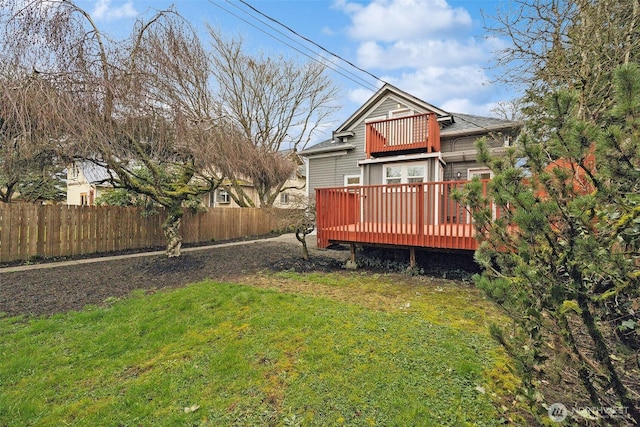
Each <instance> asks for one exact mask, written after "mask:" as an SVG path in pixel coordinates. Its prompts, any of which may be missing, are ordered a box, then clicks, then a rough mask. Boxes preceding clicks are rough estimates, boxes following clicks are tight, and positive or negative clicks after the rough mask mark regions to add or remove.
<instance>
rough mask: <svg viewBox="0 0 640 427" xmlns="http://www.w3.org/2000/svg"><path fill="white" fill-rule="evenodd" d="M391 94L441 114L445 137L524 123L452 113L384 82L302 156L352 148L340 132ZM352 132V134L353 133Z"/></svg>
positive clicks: (408, 102)
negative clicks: (329, 137) (323, 138)
mask: <svg viewBox="0 0 640 427" xmlns="http://www.w3.org/2000/svg"><path fill="white" fill-rule="evenodd" d="M389 96H393V97H396V98H398V99H400V100H402V101H403V102H404V103H406V104H407V105H408V106H410V107H412V108H415V109H416V110H421V111H429V112H433V113H435V114H436V115H437V117H438V122H439V123H440V125H441V129H440V135H441V136H443V137H451V136H459V135H473V134H479V133H487V132H497V131H501V130H512V129H516V128H519V127H521V123H519V122H514V121H511V120H504V119H499V118H496V117H484V116H476V115H473V114H458V113H449V112H447V111H445V110H443V109H441V108H438V107H436V106H434V105H432V104H429V103H428V102H425V101H423V100H421V99H419V98H416V97H415V96H413V95H411V94H409V93H407V92H405V91H403V90H401V89H398V88H397V87H395V86H393V85H391V84H389V83H385V84H384V85H383V86H382V87H381V88H380V89H379V90H378V91H377V92H376V93H375V94H374V95H373V96H372V97H371V98H369V100H368V101H367V102H365V103H364V104H363V105H362V106H361V107H360V108H358V110H357V111H356V112H355V113H353V114H352V115H351V116H350V117H349V118H348V119H347V120H345V121H344V122H343V123H342V124H341V125H340V126H339V127H338V128H337V129H336V130H335V131H334V132H333V136H332V138H331V139H327V140H326V141H322V142H320V143H318V144H315V145H313V146H311V147H309V148H307V149H305V150H302V151H301V152H300V153H299V154H300V155H302V156H312V155H316V154H324V153H334V152H339V151H344V150H352V149H354V148H355V146H354V145H353V144H350V143H348V142H344V141H343V140H342V138H339V136H346V135H348V134H349V133H352V132H349V129H350V128H352V127H353V126H354V125H355V124H357V123H358V122H360V121H361V120H362V119H363V118H364V116H365V115H366V114H367V112H368V111H370V110H371V109H372V108H374V106H375V105H377V104H379V103H381V102H382V101H383V100H384V99H386V98H387V97H389ZM351 136H352V135H351Z"/></svg>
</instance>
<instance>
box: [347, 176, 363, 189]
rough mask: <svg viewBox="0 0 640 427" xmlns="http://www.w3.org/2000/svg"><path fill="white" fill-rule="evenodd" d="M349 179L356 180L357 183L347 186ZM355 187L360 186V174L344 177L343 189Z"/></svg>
mask: <svg viewBox="0 0 640 427" xmlns="http://www.w3.org/2000/svg"><path fill="white" fill-rule="evenodd" d="M350 178H358V183H357V184H349V183H348V182H349V179H350ZM356 185H362V174H358V175H345V176H344V186H345V187H353V186H356Z"/></svg>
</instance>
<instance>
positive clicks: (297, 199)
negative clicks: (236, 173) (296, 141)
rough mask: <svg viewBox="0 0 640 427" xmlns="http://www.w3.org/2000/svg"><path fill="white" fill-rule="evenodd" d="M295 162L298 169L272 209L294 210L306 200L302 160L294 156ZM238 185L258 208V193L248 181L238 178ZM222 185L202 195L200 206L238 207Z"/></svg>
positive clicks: (304, 170) (304, 167)
mask: <svg viewBox="0 0 640 427" xmlns="http://www.w3.org/2000/svg"><path fill="white" fill-rule="evenodd" d="M295 161H296V162H297V164H298V167H297V168H296V170H295V171H294V172H293V173H292V174H291V176H290V177H289V179H287V181H286V182H285V183H284V187H283V188H284V189H285V190H284V191H282V192H281V193H280V194H278V198H277V199H276V200H275V202H274V203H273V207H274V208H284V209H287V208H289V209H295V208H298V207H299V206H300V205H301V204H302V203H303V199H306V195H307V193H306V184H307V180H306V166H305V163H304V159H302V158H301V157H300V156H297V155H296V156H295ZM226 184H227V185H229V184H230V183H229V182H228V181H227V182H226ZM239 184H240V185H241V186H242V187H243V190H244V192H245V193H246V194H247V195H248V196H249V198H250V199H251V200H252V201H253V203H254V204H255V206H256V207H260V202H259V200H258V192H257V191H256V189H255V188H253V185H252V184H251V183H250V182H248V181H244V180H243V179H242V178H240V181H239ZM224 185H225V183H224V182H223V185H222V186H221V187H219V188H217V189H216V190H214V191H212V192H211V193H207V194H204V195H203V196H202V204H203V205H204V206H206V207H208V208H213V207H218V208H225V207H233V208H237V207H238V205H237V204H236V202H235V201H234V200H233V198H232V197H231V196H230V195H229V193H228V192H227V191H226V190H225V189H224Z"/></svg>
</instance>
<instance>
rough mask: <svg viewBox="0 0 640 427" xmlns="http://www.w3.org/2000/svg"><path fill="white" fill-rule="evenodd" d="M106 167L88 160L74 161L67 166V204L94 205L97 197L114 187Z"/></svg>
mask: <svg viewBox="0 0 640 427" xmlns="http://www.w3.org/2000/svg"><path fill="white" fill-rule="evenodd" d="M108 180H109V172H108V170H107V168H106V167H104V166H100V165H97V164H95V163H93V162H88V161H76V162H73V163H72V164H71V165H70V166H69V167H68V168H67V204H68V205H81V206H94V205H95V204H96V198H98V197H100V195H101V194H104V193H105V192H107V191H110V190H112V189H113V186H112V185H111V184H110V183H109V181H108Z"/></svg>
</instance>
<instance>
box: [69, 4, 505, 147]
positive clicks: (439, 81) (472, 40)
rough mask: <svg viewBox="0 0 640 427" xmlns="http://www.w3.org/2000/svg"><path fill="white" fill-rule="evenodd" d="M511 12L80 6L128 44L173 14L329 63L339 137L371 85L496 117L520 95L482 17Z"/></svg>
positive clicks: (477, 7)
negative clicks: (151, 21)
mask: <svg viewBox="0 0 640 427" xmlns="http://www.w3.org/2000/svg"><path fill="white" fill-rule="evenodd" d="M506 3H508V0H466V1H463V0H366V1H365V0H245V1H244V2H242V1H240V0H178V1H173V2H172V1H166V0H77V4H78V5H79V6H80V7H82V8H83V9H85V10H86V11H88V12H89V13H90V14H91V16H92V18H93V19H94V20H95V22H96V23H97V25H98V27H100V28H101V29H103V31H106V32H107V33H110V34H113V35H114V36H116V37H118V35H122V34H125V35H126V34H127V33H128V32H129V31H130V29H131V28H132V26H133V24H134V22H135V20H136V19H138V18H144V17H147V18H148V17H150V16H152V15H153V11H154V10H158V9H164V8H168V7H169V6H170V5H174V6H175V8H176V9H177V11H178V12H179V13H180V14H181V15H183V16H184V17H185V18H186V19H188V20H189V21H190V22H191V23H192V24H193V25H194V26H195V27H196V28H201V29H203V31H204V28H205V23H209V24H211V25H213V26H214V27H219V28H220V29H221V30H222V31H223V33H224V34H229V36H237V35H242V37H243V39H244V42H245V46H246V47H247V48H249V49H254V50H255V52H264V53H267V54H274V55H280V54H284V55H286V56H295V57H299V58H301V59H302V60H305V61H310V60H316V59H318V57H319V55H321V56H323V57H324V58H327V59H328V60H329V61H325V62H333V63H334V64H335V65H334V70H336V71H333V70H328V72H329V75H330V76H331V77H332V78H333V79H334V80H335V82H336V84H337V85H338V86H339V87H340V89H341V94H342V96H341V99H340V100H339V104H340V106H341V109H340V111H339V112H337V113H336V115H335V118H334V119H333V123H332V125H331V126H330V127H329V128H330V129H335V128H336V127H338V126H339V125H340V124H341V123H342V122H343V121H344V120H346V119H347V118H348V117H349V116H350V115H351V114H352V113H354V112H355V111H356V110H357V109H358V108H359V107H360V106H361V105H362V104H363V103H364V102H366V101H367V99H369V98H370V97H371V95H372V94H373V93H374V91H375V90H376V89H377V88H379V87H380V86H381V85H382V83H381V82H380V81H378V80H376V79H375V78H374V77H372V75H373V76H375V77H377V78H379V79H382V80H384V81H386V82H388V83H391V84H393V85H394V86H396V87H398V88H400V89H402V90H404V91H406V92H408V93H410V94H412V95H414V96H416V97H418V98H420V99H422V100H423V101H426V102H428V103H430V104H432V105H435V106H437V107H439V108H441V109H443V110H445V111H449V112H452V113H466V114H477V115H484V116H492V115H494V114H493V113H492V111H491V110H492V109H493V108H494V107H495V105H496V103H497V102H500V101H508V100H511V99H513V98H515V97H516V95H515V94H514V93H513V92H512V91H510V89H509V88H507V87H504V86H501V85H499V84H498V83H495V78H494V77H495V76H496V73H498V72H499V71H497V70H495V69H492V68H491V67H490V66H491V64H492V61H493V58H494V55H495V52H496V51H497V50H498V49H500V48H502V47H504V46H505V45H506V41H504V40H500V39H497V38H495V37H493V36H491V35H490V34H488V33H487V32H486V31H485V30H484V28H483V26H484V21H483V12H484V14H485V15H489V16H493V15H495V14H496V11H497V9H498V8H499V7H501V5H502V6H504V4H506ZM252 7H253V8H254V9H255V10H254V9H252ZM256 10H257V11H258V12H257V11H256ZM279 23H281V24H283V25H284V26H281V25H280V24H279ZM285 26H286V27H288V29H287V28H285ZM289 29H290V30H293V31H294V32H295V33H297V34H298V35H300V36H303V37H304V38H306V39H308V40H311V41H312V42H313V43H310V42H308V41H305V40H304V39H303V38H301V37H299V36H298V35H296V34H294V33H293V32H291V31H290V30H289ZM318 46H321V47H322V48H323V49H321V48H319V47H318ZM327 52H330V53H332V54H335V55H337V56H339V57H340V58H342V59H343V60H344V61H343V60H340V59H337V58H336V57H334V56H332V55H331V54H329V53H327ZM345 61H348V62H345ZM349 63H351V64H353V65H354V66H355V67H354V66H351V65H349ZM356 67H357V68H356ZM363 70H364V71H363ZM327 132H329V134H330V131H329V130H328V131H327ZM325 136H326V135H319V137H320V138H322V137H325Z"/></svg>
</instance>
